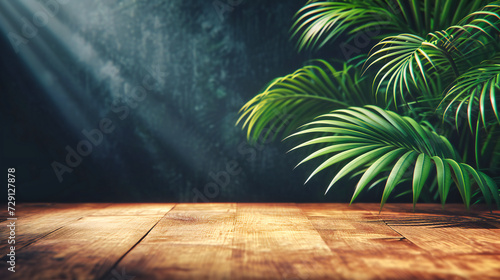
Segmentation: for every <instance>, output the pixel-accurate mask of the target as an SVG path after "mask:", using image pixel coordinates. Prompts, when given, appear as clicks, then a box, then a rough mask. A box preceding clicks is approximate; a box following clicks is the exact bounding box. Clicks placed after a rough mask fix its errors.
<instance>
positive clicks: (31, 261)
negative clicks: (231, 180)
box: [0, 203, 500, 280]
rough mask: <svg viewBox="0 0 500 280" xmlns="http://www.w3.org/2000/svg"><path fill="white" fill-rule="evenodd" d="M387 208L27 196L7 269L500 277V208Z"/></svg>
mask: <svg viewBox="0 0 500 280" xmlns="http://www.w3.org/2000/svg"><path fill="white" fill-rule="evenodd" d="M378 207H379V205H378V204H354V205H351V206H348V205H347V204H334V203H332V204H294V203H277V204H273V203H208V204H203V203H202V204H162V203H153V204H26V205H22V209H24V210H23V211H22V212H21V211H20V212H19V213H18V217H19V220H18V221H19V225H20V228H19V234H18V235H17V241H18V242H19V246H20V247H19V248H18V250H17V251H16V257H17V258H18V259H17V265H16V273H14V274H13V273H11V272H8V271H7V266H6V263H5V256H4V258H2V263H1V264H0V279H100V280H102V279H108V280H119V279H125V280H132V279H134V280H141V279H147V280H149V279H295V280H312V279H500V227H499V225H500V222H499V220H500V211H493V212H491V213H490V212H489V211H486V210H485V209H484V208H482V207H475V208H473V210H472V211H466V210H465V209H464V208H463V206H461V205H448V206H447V207H446V209H444V210H443V209H441V208H440V206H439V205H435V204H430V205H427V204H421V205H418V206H417V209H416V211H415V212H413V210H412V206H411V205H410V204H387V205H386V207H384V210H383V211H382V212H381V213H379V211H378V210H379V209H378ZM20 209H21V208H20ZM21 221H22V223H21ZM5 222H6V221H3V222H2V223H0V224H3V223H5ZM0 231H1V232H2V233H6V231H5V229H0ZM2 236H5V235H2ZM1 245H2V246H3V247H0V248H2V250H4V252H7V251H6V247H5V246H6V244H5V240H2V243H1Z"/></svg>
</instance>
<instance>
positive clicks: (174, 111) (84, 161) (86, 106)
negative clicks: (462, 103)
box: [0, 0, 380, 202]
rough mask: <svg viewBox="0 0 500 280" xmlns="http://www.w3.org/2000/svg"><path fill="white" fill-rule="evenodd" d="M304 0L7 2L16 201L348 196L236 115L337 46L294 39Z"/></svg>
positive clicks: (5, 145) (2, 40) (6, 145)
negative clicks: (251, 132) (306, 47)
mask: <svg viewBox="0 0 500 280" xmlns="http://www.w3.org/2000/svg"><path fill="white" fill-rule="evenodd" d="M305 2H306V1H296V0H275V1H265V0H252V1H249V0H246V1H242V0H220V1H200V0H168V1H163V0H151V1H135V0H123V1H119V0H86V1H69V0H41V1H35V0H32V1H28V0H22V1H21V0H20V1H1V2H0V32H1V34H0V49H1V55H0V73H1V75H0V90H1V96H2V102H0V106H1V110H0V114H1V118H0V120H1V125H2V128H3V129H2V154H1V158H2V160H1V165H2V170H6V168H9V167H14V168H16V174H17V175H16V182H17V193H16V195H17V199H18V201H30V202H32V201H55V202H78V201H117V202H119V201H131V202H135V201H142V202H148V201H151V202H152V201H159V202H192V201H197V202H203V201H213V202H215V201H277V202H280V201H297V202H305V201H317V202H320V201H330V202H334V201H348V199H349V198H350V196H351V194H352V188H347V189H346V190H344V191H342V190H340V191H339V188H340V189H342V186H340V187H338V189H337V190H336V191H335V192H329V193H328V194H327V195H326V196H324V195H323V194H324V190H325V187H326V185H327V181H326V180H325V178H327V176H318V179H315V180H312V181H311V182H310V183H308V184H307V185H306V186H304V185H303V183H304V181H305V179H306V178H307V176H308V174H309V172H310V171H311V168H312V167H311V166H309V167H305V168H304V167H301V168H298V169H296V170H295V171H294V170H293V167H294V166H295V165H296V163H297V162H298V161H299V158H300V155H297V154H293V153H292V154H286V151H287V149H288V148H290V147H291V145H289V144H287V143H284V144H283V143H280V142H279V141H275V142H272V143H261V144H260V145H256V146H255V145H254V146H252V145H250V144H248V143H247V141H246V135H245V132H244V131H242V130H241V125H240V126H235V122H236V120H237V119H238V110H239V109H240V108H241V107H242V106H243V105H244V104H245V102H246V101H248V100H249V99H250V98H251V97H253V96H254V95H255V94H257V93H258V92H259V91H260V90H261V89H262V88H263V87H264V86H265V85H266V84H267V83H268V82H270V81H271V80H272V79H273V78H275V77H278V76H283V75H286V74H289V73H291V72H293V71H294V70H295V69H297V68H299V67H301V66H302V65H303V64H304V63H305V62H306V61H307V60H308V59H314V58H320V57H322V58H326V57H328V56H335V51H328V50H327V51H323V53H307V52H304V53H300V54H298V53H297V51H296V49H295V48H294V42H293V41H290V40H289V37H290V34H289V28H290V27H291V24H292V21H293V15H294V14H295V13H296V12H297V11H298V9H300V7H301V6H302V5H304V3H305ZM325 56H326V57H325ZM379 197H380V195H375V196H373V198H377V199H378V198H379ZM363 200H370V199H369V198H367V197H366V196H365V197H361V198H360V200H359V201H363Z"/></svg>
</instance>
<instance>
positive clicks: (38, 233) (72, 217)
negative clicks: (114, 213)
mask: <svg viewBox="0 0 500 280" xmlns="http://www.w3.org/2000/svg"><path fill="white" fill-rule="evenodd" d="M108 205H109V204H107V203H106V204H101V203H82V204H67V203H66V204H65V203H60V204H38V203H37V204H21V205H19V206H18V209H16V217H17V220H16V244H15V245H16V250H20V249H22V248H23V247H25V246H27V245H29V244H31V243H33V242H35V241H37V240H39V239H40V238H43V237H44V236H46V235H48V234H49V233H51V232H53V231H55V230H57V229H59V228H61V227H63V226H65V225H67V224H69V223H72V222H74V221H76V220H78V219H81V218H82V217H85V216H87V215H90V214H92V213H95V212H97V211H99V209H101V208H104V207H106V206H108ZM9 223H10V221H9V220H5V221H3V222H1V223H0V236H8V232H9V228H8V227H7V225H8V224H9ZM10 246H11V245H9V244H7V243H6V242H1V243H0V252H6V251H7V248H9V247H10ZM4 258H5V256H4Z"/></svg>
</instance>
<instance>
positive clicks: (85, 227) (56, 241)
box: [0, 216, 162, 280]
mask: <svg viewBox="0 0 500 280" xmlns="http://www.w3.org/2000/svg"><path fill="white" fill-rule="evenodd" d="M161 217H162V216H102V217H84V218H82V219H81V220H78V221H77V222H74V223H72V224H70V225H67V226H65V227H64V228H62V229H60V230H58V231H56V232H54V233H52V234H50V235H49V236H47V237H45V238H43V239H41V240H39V241H38V242H36V243H34V244H32V245H31V246H29V247H27V248H26V249H25V250H22V251H20V252H19V253H17V254H16V255H17V262H16V264H17V265H16V272H15V273H11V272H9V271H7V269H2V270H1V271H0V278H1V279H7V278H6V277H9V279H33V280H35V279H99V278H101V277H103V275H105V274H106V273H108V272H109V270H110V269H111V268H112V267H113V265H114V264H115V263H116V262H117V261H118V260H119V259H120V257H121V256H123V255H124V254H125V253H127V251H128V250H129V249H131V248H132V247H133V246H134V245H135V244H136V243H137V242H138V241H139V240H140V239H141V238H142V237H143V236H144V235H145V234H146V233H147V232H148V231H149V230H150V229H151V228H152V227H153V226H154V225H155V224H156V223H157V221H158V220H159V219H161Z"/></svg>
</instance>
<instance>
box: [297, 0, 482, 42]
mask: <svg viewBox="0 0 500 280" xmlns="http://www.w3.org/2000/svg"><path fill="white" fill-rule="evenodd" d="M487 3H488V1H484V0H482V1H481V0H477V1H468V0H445V1H440V0H425V1H414V0H412V1H390V0H378V1H377V0H344V1H309V2H308V4H307V5H305V6H304V7H303V8H302V9H301V10H299V12H298V13H297V15H296V18H297V19H296V21H295V23H294V25H293V26H292V32H293V33H292V37H297V38H298V43H297V45H298V48H299V50H302V49H317V48H321V47H323V46H324V45H325V44H326V43H327V42H329V41H333V40H335V39H337V38H339V37H340V36H343V35H346V36H347V40H346V41H347V42H348V41H351V40H353V39H354V38H355V37H356V36H357V35H358V34H359V33H360V32H364V33H365V35H367V36H369V37H371V39H376V38H377V37H379V36H383V35H388V34H399V33H403V32H408V33H413V34H416V35H418V36H425V35H426V34H427V33H429V32H432V31H434V30H441V29H445V28H447V27H449V26H451V25H454V24H457V23H458V21H459V20H460V19H462V18H464V17H465V16H467V15H469V14H470V13H472V12H475V11H476V10H477V9H478V8H480V7H482V6H484V5H486V4H487Z"/></svg>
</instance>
